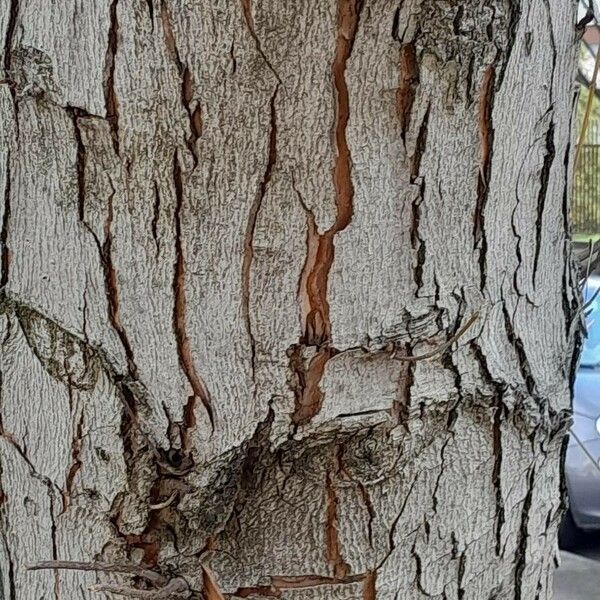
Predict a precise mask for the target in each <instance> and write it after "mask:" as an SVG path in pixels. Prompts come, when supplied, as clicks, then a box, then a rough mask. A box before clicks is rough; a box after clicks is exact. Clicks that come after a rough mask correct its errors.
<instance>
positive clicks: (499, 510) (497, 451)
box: [492, 398, 505, 556]
mask: <svg viewBox="0 0 600 600" xmlns="http://www.w3.org/2000/svg"><path fill="white" fill-rule="evenodd" d="M492 453H493V456H494V469H493V471H492V483H493V486H494V489H495V493H496V531H495V537H496V555H497V556H500V553H501V549H502V527H503V525H504V522H505V514H504V496H503V495H502V399H501V398H499V399H498V401H497V405H496V408H495V410H494V417H493V421H492Z"/></svg>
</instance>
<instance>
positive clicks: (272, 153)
mask: <svg viewBox="0 0 600 600" xmlns="http://www.w3.org/2000/svg"><path fill="white" fill-rule="evenodd" d="M278 91H279V85H277V86H276V88H275V92H274V93H273V95H272V96H271V100H270V102H269V114H270V120H269V143H268V149H267V164H266V166H265V170H264V173H263V176H262V179H261V181H260V183H259V185H258V190H257V192H256V195H255V198H254V201H253V202H252V205H251V206H250V211H249V214H248V222H247V224H246V234H245V237H244V257H243V261H242V314H243V318H244V322H245V323H246V331H247V332H248V338H249V339H250V351H251V359H252V361H251V362H252V379H253V380H255V375H256V340H255V338H254V334H253V331H252V318H251V316H250V276H251V269H252V261H253V260H254V245H253V244H254V231H255V229H256V222H257V219H258V213H259V212H260V209H261V207H262V203H263V200H264V198H265V194H266V193H267V187H268V185H269V183H270V181H271V177H272V175H273V169H274V167H275V163H276V162H277V115H276V110H275V101H276V99H277V93H278Z"/></svg>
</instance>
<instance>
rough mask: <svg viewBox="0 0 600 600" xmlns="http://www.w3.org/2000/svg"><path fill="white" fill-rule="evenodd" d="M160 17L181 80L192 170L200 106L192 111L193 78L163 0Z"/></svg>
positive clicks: (198, 127) (200, 118)
mask: <svg viewBox="0 0 600 600" xmlns="http://www.w3.org/2000/svg"><path fill="white" fill-rule="evenodd" d="M160 16H161V21H162V25H163V36H164V42H165V46H166V48H167V52H168V53H169V55H170V56H171V59H172V60H173V62H174V63H175V66H176V67H177V71H178V73H179V77H180V78H181V103H182V105H183V108H184V110H185V112H186V114H187V117H188V122H189V127H190V135H189V137H188V138H187V139H186V146H187V148H188V150H189V151H190V154H191V155H192V159H193V161H194V168H195V167H197V166H198V152H197V151H196V142H197V141H198V139H199V138H200V136H201V135H202V128H203V123H202V106H201V104H200V102H197V103H196V106H195V107H194V108H193V109H192V101H193V99H194V77H193V75H192V72H191V71H190V69H189V67H188V66H187V65H186V64H184V62H183V60H182V58H181V54H180V52H179V48H178V47H177V42H176V40H175V32H174V31H173V23H172V20H171V15H170V13H169V9H168V7H167V3H166V1H165V0H161V4H160Z"/></svg>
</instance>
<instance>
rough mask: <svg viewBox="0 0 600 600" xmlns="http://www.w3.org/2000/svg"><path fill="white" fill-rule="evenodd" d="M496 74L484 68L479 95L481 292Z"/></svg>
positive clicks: (475, 230) (477, 210)
mask: <svg viewBox="0 0 600 600" xmlns="http://www.w3.org/2000/svg"><path fill="white" fill-rule="evenodd" d="M495 78H496V70H495V68H494V65H490V66H488V68H487V69H486V71H485V74H484V76H483V82H482V84H481V91H480V93H479V177H478V181H477V201H476V204H475V215H474V219H473V238H474V240H475V245H474V247H475V248H479V270H480V276H481V283H480V285H481V289H483V288H484V287H485V283H486V279H487V240H486V236H485V232H484V230H485V215H484V213H485V208H486V204H487V199H488V193H489V179H490V171H491V162H492V145H493V142H494V126H493V123H492V108H493V98H494V81H495Z"/></svg>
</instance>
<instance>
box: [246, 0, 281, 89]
mask: <svg viewBox="0 0 600 600" xmlns="http://www.w3.org/2000/svg"><path fill="white" fill-rule="evenodd" d="M240 3H241V5H242V13H243V15H244V23H245V24H246V27H247V29H248V32H249V33H250V35H251V36H252V39H253V40H254V45H255V47H256V51H257V52H258V53H259V54H260V56H261V58H262V59H263V60H264V62H265V64H266V65H267V67H268V69H269V71H271V73H273V75H274V76H275V79H276V80H277V82H278V83H279V84H280V85H281V83H282V82H281V78H280V77H279V74H278V73H277V71H276V70H275V69H274V68H273V65H272V64H271V62H270V61H269V59H268V58H267V56H266V55H265V53H264V51H263V49H262V44H261V43H260V38H259V37H258V35H257V34H256V28H255V27H254V17H253V16H252V4H251V3H252V0H240Z"/></svg>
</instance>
